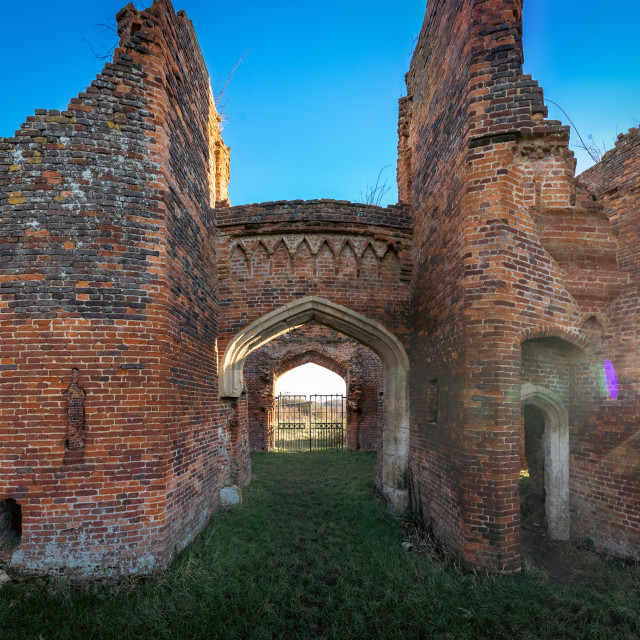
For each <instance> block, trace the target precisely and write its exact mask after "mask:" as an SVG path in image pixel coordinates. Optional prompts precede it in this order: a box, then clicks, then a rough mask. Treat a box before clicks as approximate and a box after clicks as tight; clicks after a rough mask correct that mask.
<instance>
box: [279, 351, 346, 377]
mask: <svg viewBox="0 0 640 640" xmlns="http://www.w3.org/2000/svg"><path fill="white" fill-rule="evenodd" d="M309 363H312V364H317V365H318V366H319V367H324V368H325V369H329V371H333V373H335V374H336V375H338V376H340V377H341V378H342V379H343V380H344V381H345V382H346V381H347V368H346V367H345V366H344V365H342V364H340V363H339V362H337V361H336V360H333V359H332V358H329V357H328V356H325V355H323V354H322V353H318V352H317V351H314V350H313V349H310V350H308V351H305V352H304V353H299V354H296V355H295V356H292V357H290V358H286V359H285V360H283V361H282V362H278V363H277V364H276V365H275V366H274V367H273V377H274V381H275V380H276V379H277V378H279V377H280V376H282V375H283V374H285V373H287V371H291V369H295V368H296V367H300V366H302V365H303V364H309Z"/></svg>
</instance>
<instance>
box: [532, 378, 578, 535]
mask: <svg viewBox="0 0 640 640" xmlns="http://www.w3.org/2000/svg"><path fill="white" fill-rule="evenodd" d="M520 401H521V403H522V406H523V411H524V410H525V408H526V407H528V406H529V407H534V410H533V411H531V412H529V413H530V414H531V416H530V420H531V422H532V427H533V429H532V430H535V429H536V428H539V427H540V428H539V430H540V431H541V440H542V443H541V444H542V450H541V451H538V452H537V453H534V455H533V456H532V460H533V459H539V458H540V457H542V458H543V460H544V461H543V462H542V463H541V465H540V466H541V468H543V473H544V510H545V515H546V518H547V533H548V535H549V537H550V538H551V539H553V540H569V536H570V501H569V415H568V413H567V409H566V407H565V406H564V403H563V402H562V400H561V399H560V398H559V397H558V396H557V395H556V394H555V393H553V392H552V391H550V390H549V389H545V388H544V387H541V386H538V385H534V384H531V383H529V382H527V383H525V384H523V385H522V389H521V394H520ZM540 418H542V419H543V421H544V431H542V428H541V427H542V425H536V424H535V422H536V420H540ZM529 448H530V449H531V450H535V449H536V446H535V443H533V442H531V443H529ZM534 482H535V480H534Z"/></svg>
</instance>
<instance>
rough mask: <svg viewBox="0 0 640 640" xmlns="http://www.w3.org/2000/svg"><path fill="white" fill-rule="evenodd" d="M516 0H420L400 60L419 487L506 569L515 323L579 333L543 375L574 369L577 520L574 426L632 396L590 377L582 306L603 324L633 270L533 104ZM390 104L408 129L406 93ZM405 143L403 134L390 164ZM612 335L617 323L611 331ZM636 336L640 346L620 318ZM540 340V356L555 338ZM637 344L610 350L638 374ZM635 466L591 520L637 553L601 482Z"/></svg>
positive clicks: (514, 515) (538, 102)
mask: <svg viewBox="0 0 640 640" xmlns="http://www.w3.org/2000/svg"><path fill="white" fill-rule="evenodd" d="M521 4H522V3H521V2H520V1H517V0H493V1H486V2H471V1H466V0H458V1H455V2H444V1H439V2H432V3H429V5H428V7H427V15H426V18H425V24H424V26H423V29H422V32H421V34H420V39H419V42H418V45H417V47H416V52H415V54H414V58H413V61H412V64H411V70H410V72H409V74H408V96H409V99H410V100H411V103H412V115H411V124H410V133H409V143H408V144H409V146H410V147H411V149H412V154H411V172H410V177H409V178H405V182H406V183H407V184H409V183H411V184H412V188H413V195H412V202H413V221H414V227H415V228H414V246H413V255H414V259H415V267H414V280H413V287H412V292H413V296H412V304H413V310H414V316H413V320H414V323H413V327H412V338H413V343H412V422H413V430H412V449H411V451H412V470H413V476H414V486H415V493H416V501H417V503H418V506H419V508H421V510H422V512H423V513H424V515H425V517H426V518H427V519H428V520H429V521H430V522H432V523H433V525H434V527H435V528H436V531H437V532H438V534H439V535H440V537H441V539H442V540H443V541H444V542H445V543H446V544H448V545H449V546H450V547H451V548H453V549H455V550H456V551H457V552H458V553H460V554H461V556H462V557H463V558H464V559H465V560H466V562H468V563H469V565H472V566H487V567H490V568H492V569H501V568H502V569H507V570H515V569H517V568H518V567H519V527H520V517H519V510H518V496H517V471H518V468H519V449H520V446H519V440H520V436H519V430H520V419H519V414H520V406H519V396H520V393H519V390H520V385H521V383H523V382H532V379H531V378H530V375H531V376H533V371H532V370H531V369H527V367H525V368H524V369H522V367H521V363H523V362H525V364H526V362H527V360H526V358H525V357H524V356H525V355H526V353H527V348H528V347H527V345H526V344H525V343H526V341H527V340H528V339H531V338H534V339H535V338H542V337H549V336H555V337H557V338H558V339H561V340H563V341H565V342H567V343H572V344H574V345H577V346H579V347H581V348H582V349H583V358H584V361H585V363H586V364H584V365H583V366H582V368H580V367H579V368H578V369H577V370H576V371H575V372H574V373H573V374H570V373H569V371H568V370H566V371H565V373H566V376H565V379H564V380H563V381H562V382H560V380H557V381H556V382H555V383H554V384H556V385H560V386H562V387H563V388H567V387H568V386H571V385H572V384H573V385H574V387H575V391H574V394H573V397H572V398H568V399H567V402H573V412H572V413H571V414H570V415H571V424H570V428H571V440H570V447H571V455H572V458H571V465H572V489H573V491H572V495H571V501H572V514H573V516H574V518H573V520H572V535H574V537H578V536H579V535H581V533H580V532H581V531H583V530H584V529H585V526H586V527H588V526H589V525H588V524H587V523H589V522H593V521H594V519H593V516H592V515H590V514H589V509H588V507H587V506H586V505H587V497H586V491H585V490H584V487H580V486H579V485H580V481H579V478H578V476H579V475H580V474H581V473H585V471H587V470H586V469H585V468H584V466H583V465H582V466H580V467H579V463H578V459H579V458H580V457H584V455H585V450H584V449H583V447H584V446H586V443H585V440H589V439H591V440H593V438H586V439H585V432H588V431H590V430H592V429H593V428H594V427H595V424H598V422H599V420H598V418H597V415H598V412H599V411H601V410H602V409H601V408H600V407H601V405H602V404H603V403H605V404H606V403H607V402H608V403H611V404H613V405H615V406H612V407H611V408H612V414H615V418H613V417H612V421H613V422H616V423H618V425H619V426H621V424H622V423H624V421H625V420H626V418H625V415H635V412H637V398H635V397H630V398H628V399H629V400H630V403H631V404H630V405H628V404H626V402H622V401H621V400H620V399H619V400H617V401H615V402H614V401H611V400H609V401H605V400H603V399H601V398H599V397H597V394H596V392H595V389H596V387H597V381H596V380H595V375H594V374H593V371H594V370H595V367H597V364H598V357H599V353H598V349H597V348H596V346H595V345H594V344H592V342H591V341H590V340H589V338H590V331H589V326H588V322H589V319H590V318H591V317H592V316H593V317H595V318H600V322H601V323H603V324H604V326H606V329H607V330H609V329H611V330H613V326H614V324H615V323H616V322H617V320H616V319H615V318H614V317H613V316H611V315H610V309H611V305H612V304H616V302H617V301H620V300H621V298H620V296H621V295H623V296H624V292H626V291H628V287H629V284H630V280H629V277H628V274H625V273H623V272H621V271H620V270H619V269H618V267H617V266H616V261H615V256H616V247H617V244H616V238H615V233H614V230H612V228H611V226H610V225H609V224H608V221H607V219H606V216H605V215H603V211H602V206H601V205H598V204H597V203H593V200H592V199H590V198H588V196H587V195H586V194H584V192H583V191H582V190H581V189H579V188H577V187H576V184H575V180H574V179H573V170H574V161H573V157H572V154H571V152H569V150H568V147H567V145H568V130H567V128H566V127H563V126H561V125H560V123H558V122H555V121H545V120H544V119H543V118H544V116H545V115H546V109H545V107H544V105H543V101H542V91H541V90H540V89H539V87H538V86H537V84H536V83H535V82H534V81H533V80H532V79H531V78H530V77H528V76H525V75H523V73H522V42H521V18H520V16H521ZM400 109H401V131H402V130H403V128H405V125H403V124H402V121H403V120H404V119H406V111H407V110H406V104H401V107H400ZM404 146H406V143H405V142H403V140H402V139H401V142H400V151H401V159H400V165H399V175H400V176H402V175H404V174H405V173H406V168H405V167H406V161H404V164H403V158H406V157H407V154H406V153H404V154H403V151H402V150H403V148H404ZM632 300H637V297H636V298H634V297H633V296H631V298H630V300H629V302H628V304H631V306H633V302H632ZM622 335H623V334H620V333H618V332H617V330H615V331H614V332H613V334H612V336H611V338H612V341H613V342H618V343H619V341H620V339H621V336H622ZM521 343H522V344H523V349H521V346H520V345H521ZM632 345H633V346H634V348H635V349H636V352H637V338H635V337H631V336H630V341H629V346H632ZM547 355H549V357H550V360H548V362H547V363H546V364H545V367H547V368H548V367H550V366H552V365H553V363H554V361H555V356H552V355H551V354H547ZM631 359H632V358H629V357H627V358H626V362H625V359H624V358H621V357H618V358H617V360H616V366H617V367H619V373H620V372H622V371H623V372H624V373H623V375H624V377H626V376H629V378H630V379H631V380H633V379H635V380H637V377H635V378H634V376H635V375H636V374H635V373H634V368H635V367H637V365H635V364H632V363H631V362H630V360H631ZM635 359H637V358H635ZM600 362H601V361H600ZM589 367H591V368H589ZM588 371H591V372H592V373H591V376H589V375H587V373H586V372H588ZM567 376H568V378H567ZM534 377H535V376H534ZM572 377H573V380H572ZM431 380H437V381H438V394H439V397H440V399H439V403H438V417H437V422H433V421H429V420H427V419H425V417H426V416H428V415H429V404H430V403H431V399H430V397H429V388H430V384H429V381H431ZM544 380H546V378H543V377H540V381H541V383H542V382H544ZM634 384H635V383H634ZM631 395H632V396H635V394H631ZM577 405H579V406H577ZM599 405H600V406H599ZM585 419H586V420H588V421H591V422H592V424H593V425H594V426H588V425H587V424H585V423H584V422H583V420H585ZM600 424H602V423H601V422H600ZM626 435H630V433H629V431H627V432H626ZM617 440H618V439H617V437H616V441H617ZM592 460H593V457H592ZM603 465H605V466H606V462H605V460H604V457H603V458H600V459H598V460H597V461H596V464H595V465H594V467H592V468H591V469H590V470H588V476H589V477H590V478H597V477H598V476H599V475H600V474H601V469H598V468H597V467H598V466H599V467H602V466H603ZM636 482H637V478H636V479H631V478H629V477H628V476H625V475H624V473H620V474H619V475H618V476H617V478H616V479H615V480H612V481H611V482H610V489H608V490H607V491H608V496H607V497H606V498H604V499H603V500H601V501H599V510H600V512H601V513H602V514H603V515H602V517H601V518H600V519H599V522H600V523H602V522H603V521H605V520H606V521H607V523H608V524H607V526H608V527H609V528H610V529H611V528H615V529H616V536H617V537H618V539H620V538H625V539H626V542H625V545H624V546H625V547H626V549H627V551H629V550H633V549H634V548H635V549H636V550H635V551H634V552H633V553H634V554H637V548H638V534H637V530H635V531H634V529H633V527H632V526H630V521H628V520H627V523H626V524H624V525H622V526H621V523H618V524H613V521H614V520H616V519H618V520H619V516H616V514H615V508H614V506H613V503H612V501H611V499H610V497H609V496H613V495H614V494H616V495H618V496H622V495H625V496H627V497H628V496H629V495H631V494H632V493H633V492H634V491H636V488H635V487H636V485H635V484H634V483H636ZM590 500H591V501H592V500H593V499H590ZM636 500H637V498H636ZM632 511H634V512H635V513H637V503H636V504H635V505H634V506H633V507H632ZM605 514H606V515H605ZM609 537H612V536H609ZM599 539H600V540H603V536H600V538H599ZM619 546H620V545H619Z"/></svg>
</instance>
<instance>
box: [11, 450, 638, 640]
mask: <svg viewBox="0 0 640 640" xmlns="http://www.w3.org/2000/svg"><path fill="white" fill-rule="evenodd" d="M252 460H253V465H254V480H253V481H252V483H251V485H250V486H248V487H247V488H246V489H245V491H244V502H243V505H242V506H240V507H236V508H234V509H231V510H229V511H226V512H221V513H218V514H216V515H215V516H214V517H213V518H212V520H211V522H210V524H209V526H208V527H207V529H206V530H205V531H204V532H203V533H202V534H201V536H200V537H199V538H198V539H197V540H196V542H195V543H194V544H192V545H191V546H190V547H189V548H188V549H187V550H186V551H185V552H183V553H182V554H181V555H180V556H179V557H178V558H177V559H176V560H175V561H174V562H173V563H172V565H171V567H170V568H169V569H168V570H167V571H166V572H164V573H162V574H161V575H158V576H156V577H154V578H151V579H149V580H146V581H143V582H141V583H140V584H137V585H132V584H131V583H130V582H127V581H124V582H122V583H119V584H116V585H113V584H111V585H106V584H104V585H97V586H96V585H94V586H91V587H85V588H84V589H78V588H75V587H73V586H72V585H70V584H69V583H68V582H65V581H55V580H47V579H40V580H37V581H31V582H27V583H23V584H16V583H11V584H9V585H7V586H5V587H4V588H2V589H0V639H2V640H14V639H15V640H18V639H19V640H31V639H33V640H39V638H40V636H41V637H42V638H43V639H44V640H52V639H67V638H82V639H83V640H88V639H92V638H96V639H100V640H103V639H104V640H107V639H110V638H113V639H115V638H117V639H119V640H121V639H127V638H132V639H136V640H142V639H147V638H149V639H151V638H153V639H154V640H156V639H164V638H166V639H171V640H176V639H181V638H189V639H198V638H242V639H245V638H340V639H343V638H345V639H346V638H358V639H365V638H393V639H394V640H395V639H400V638H451V639H454V640H462V639H465V638H470V639H471V638H473V639H476V638H505V639H506V638H509V639H511V638H530V639H536V640H538V639H540V638H544V639H546V638H562V639H570V638H576V639H580V640H584V639H589V638H593V639H598V640H603V639H607V638H612V639H614V638H615V639H616V640H621V639H625V638H629V639H630V638H640V613H639V611H638V604H639V603H640V574H639V573H638V572H637V571H636V570H635V569H633V568H632V567H626V566H624V565H622V564H617V565H616V564H614V563H611V562H603V563H602V564H601V569H599V571H598V572H595V573H594V572H593V571H591V573H590V574H589V575H590V576H591V578H590V579H589V581H588V582H585V583H582V584H579V585H570V586H563V585H559V584H556V583H553V582H551V581H550V579H549V578H548V576H547V575H546V574H545V573H544V572H542V571H540V570H535V569H530V570H527V571H525V572H523V573H521V574H519V575H515V576H507V577H495V576H486V575H481V574H470V573H466V572H464V571H462V570H461V569H459V568H457V567H455V566H453V565H449V566H443V563H442V561H441V560H439V559H438V558H432V557H429V556H428V555H419V554H417V553H412V552H407V551H405V550H404V549H403V548H402V546H401V543H402V542H403V540H406V539H407V535H408V529H407V527H405V526H403V525H402V523H400V522H398V521H397V520H395V519H394V518H393V517H391V515H389V513H388V512H387V510H386V507H385V505H384V504H383V503H382V502H381V501H380V499H379V498H378V497H377V494H376V491H375V489H374V487H373V483H372V480H371V478H372V471H373V465H374V461H375V457H374V456H372V455H370V454H357V453H351V452H346V451H336V452H319V453H303V454H273V453H260V454H254V455H253V456H252Z"/></svg>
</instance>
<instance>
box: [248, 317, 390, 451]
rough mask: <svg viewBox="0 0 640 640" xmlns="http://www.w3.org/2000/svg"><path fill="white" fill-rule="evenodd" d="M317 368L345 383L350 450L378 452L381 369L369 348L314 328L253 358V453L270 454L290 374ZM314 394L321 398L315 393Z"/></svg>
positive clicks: (304, 329) (293, 334) (292, 334)
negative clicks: (278, 401) (277, 394)
mask: <svg viewBox="0 0 640 640" xmlns="http://www.w3.org/2000/svg"><path fill="white" fill-rule="evenodd" d="M307 362H313V363H314V364H317V365H319V366H322V367H325V368H327V369H329V370H330V371H333V372H334V373H336V374H338V375H339V376H340V377H342V378H343V379H344V380H345V383H346V394H347V432H346V446H347V448H349V449H352V450H362V451H377V450H378V449H379V447H380V446H381V435H382V433H381V427H382V411H381V407H380V410H379V406H378V404H379V398H380V394H381V393H382V375H383V371H382V363H381V362H380V359H379V358H378V357H377V356H376V355H375V354H374V353H373V352H372V351H371V349H368V348H367V347H365V346H363V345H361V344H358V343H357V342H356V341H355V340H352V339H350V338H347V337H346V336H344V335H342V334H340V333H339V332H337V331H334V330H332V329H328V328H327V327H323V326H322V325H319V324H317V323H315V322H310V323H307V324H306V325H304V326H302V327H299V328H298V329H294V330H292V331H290V332H289V333H287V334H285V335H283V336H280V337H279V338H276V339H274V340H272V341H271V342H270V343H268V344H267V345H265V346H264V347H262V348H261V349H259V350H258V351H256V352H254V353H253V354H251V355H250V356H249V358H247V361H246V363H245V368H244V372H245V380H246V384H247V396H248V402H249V440H250V443H251V449H253V450H256V449H257V450H261V449H268V448H269V444H268V433H269V429H268V426H269V425H268V418H269V411H270V410H271V408H272V406H273V392H274V384H275V382H276V380H277V379H278V378H279V377H280V376H281V375H282V374H283V373H286V372H287V371H290V370H291V369H294V368H295V367H298V366H300V365H303V364H306V363H307ZM309 393H319V391H318V390H310V391H309Z"/></svg>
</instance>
